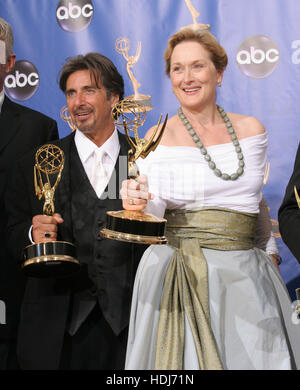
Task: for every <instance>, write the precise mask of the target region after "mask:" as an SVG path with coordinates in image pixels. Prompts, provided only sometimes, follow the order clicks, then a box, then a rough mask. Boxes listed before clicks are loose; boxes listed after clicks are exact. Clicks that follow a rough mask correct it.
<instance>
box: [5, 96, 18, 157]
mask: <svg viewBox="0 0 300 390" xmlns="http://www.w3.org/2000/svg"><path fill="white" fill-rule="evenodd" d="M20 129H21V120H20V112H19V108H18V105H17V104H15V103H13V102H12V101H10V100H9V99H8V98H7V97H6V96H5V98H4V102H3V105H2V110H1V114H0V153H1V152H3V150H4V148H5V147H6V146H7V145H8V144H9V142H10V140H11V139H12V138H14V136H15V135H16V133H17V132H18V131H19V130H20Z"/></svg>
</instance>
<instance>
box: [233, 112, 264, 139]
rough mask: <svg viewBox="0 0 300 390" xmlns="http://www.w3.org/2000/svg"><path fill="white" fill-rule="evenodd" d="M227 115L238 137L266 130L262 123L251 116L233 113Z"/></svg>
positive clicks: (262, 132) (261, 132)
mask: <svg viewBox="0 0 300 390" xmlns="http://www.w3.org/2000/svg"><path fill="white" fill-rule="evenodd" d="M228 116H229V118H230V120H231V123H232V125H233V127H234V129H235V131H236V134H237V136H238V137H239V138H240V139H241V138H246V137H252V136H255V135H259V134H264V133H265V132H266V129H265V127H264V125H263V124H262V123H261V122H260V121H259V120H258V119H256V118H254V117H253V116H246V115H241V114H235V113H228Z"/></svg>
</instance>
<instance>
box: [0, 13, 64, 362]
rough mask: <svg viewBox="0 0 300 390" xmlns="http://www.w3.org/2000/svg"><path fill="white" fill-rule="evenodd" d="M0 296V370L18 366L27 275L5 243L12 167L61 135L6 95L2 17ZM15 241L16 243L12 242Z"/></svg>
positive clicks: (9, 51) (6, 30)
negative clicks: (1, 312) (0, 314)
mask: <svg viewBox="0 0 300 390" xmlns="http://www.w3.org/2000/svg"><path fill="white" fill-rule="evenodd" d="M0 51H1V52H0V210H1V212H0V300H1V302H4V304H5V320H4V321H1V322H4V323H1V322H0V370H1V369H2V370H4V369H15V368H17V367H18V365H17V361H16V355H15V339H16V332H17V325H18V317H19V311H20V303H21V299H22V293H23V287H24V279H23V276H22V275H21V274H20V273H19V272H17V269H16V266H15V263H14V262H13V261H12V259H11V256H10V254H9V247H8V245H7V243H6V239H5V234H6V230H7V229H6V225H7V216H6V209H5V205H4V195H5V191H6V187H7V181H8V178H9V176H10V173H11V169H12V167H13V165H14V164H15V163H16V161H17V160H18V159H19V158H21V157H22V156H23V155H24V154H25V153H26V152H28V151H30V150H31V149H33V148H35V147H36V146H38V145H40V144H44V143H46V142H49V141H51V140H55V139H57V138H58V130H57V124H56V122H55V121H54V120H53V119H50V118H48V117H47V116H45V115H43V114H41V113H39V112H37V111H33V110H31V109H29V108H26V107H23V106H21V105H19V104H16V103H14V102H12V101H10V100H9V99H8V98H7V97H6V96H5V95H4V88H3V86H4V79H5V76H6V75H7V73H9V72H10V71H11V70H12V69H13V67H14V64H15V60H16V56H15V54H14V53H13V33H12V30H11V27H10V25H9V24H8V23H7V22H6V21H5V20H3V19H2V18H0ZM12 245H14V243H13V244H12Z"/></svg>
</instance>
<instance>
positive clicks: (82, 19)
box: [56, 0, 94, 33]
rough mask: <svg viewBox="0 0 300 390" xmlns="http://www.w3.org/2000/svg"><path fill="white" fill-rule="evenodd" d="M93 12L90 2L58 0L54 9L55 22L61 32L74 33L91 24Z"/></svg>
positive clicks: (84, 0)
mask: <svg viewBox="0 0 300 390" xmlns="http://www.w3.org/2000/svg"><path fill="white" fill-rule="evenodd" d="M93 12H94V8H93V4H92V1H91V0H60V2H59V3H58V5H57V8H56V20H57V23H58V24H59V26H60V27H61V28H62V29H63V30H65V31H69V32H73V33H75V32H79V31H82V30H84V29H85V28H86V27H87V26H88V25H89V24H90V23H91V20H92V17H93Z"/></svg>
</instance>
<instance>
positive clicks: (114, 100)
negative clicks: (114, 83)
mask: <svg viewBox="0 0 300 390" xmlns="http://www.w3.org/2000/svg"><path fill="white" fill-rule="evenodd" d="M119 100H120V97H119V95H118V94H112V96H111V98H110V102H111V108H113V106H114V105H115V104H116V103H118V101H119Z"/></svg>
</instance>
